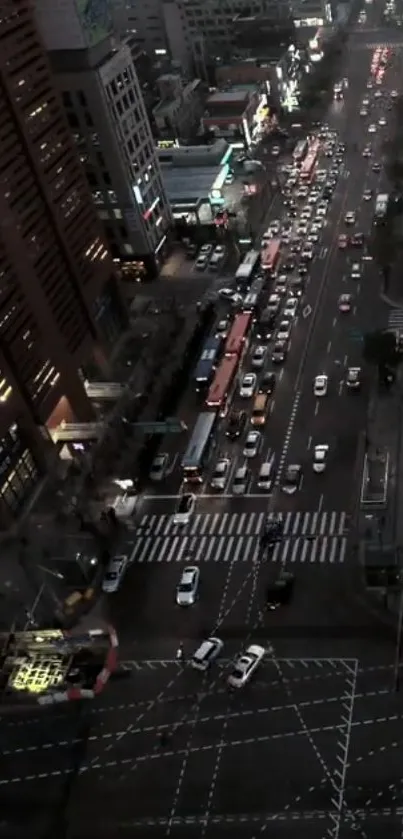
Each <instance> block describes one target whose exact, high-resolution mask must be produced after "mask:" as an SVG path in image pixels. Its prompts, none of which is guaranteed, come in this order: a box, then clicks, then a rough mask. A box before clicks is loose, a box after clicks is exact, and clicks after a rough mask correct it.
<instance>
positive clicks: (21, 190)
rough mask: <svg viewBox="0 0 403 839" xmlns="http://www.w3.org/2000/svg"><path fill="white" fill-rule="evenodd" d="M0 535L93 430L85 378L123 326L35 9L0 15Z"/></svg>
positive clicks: (11, 9) (104, 358)
mask: <svg viewBox="0 0 403 839" xmlns="http://www.w3.org/2000/svg"><path fill="white" fill-rule="evenodd" d="M0 111H1V120H0V404H1V410H0V529H1V528H5V527H7V526H8V525H9V524H10V522H11V521H12V520H13V519H15V518H16V517H17V516H18V515H19V512H20V510H21V508H22V507H23V506H24V504H25V503H26V502H27V500H28V498H29V496H30V494H31V493H32V492H33V490H34V489H35V487H36V485H37V483H38V481H39V479H40V477H41V475H42V474H44V473H45V472H46V469H47V466H48V463H49V455H51V456H52V455H54V454H55V447H54V445H53V443H52V438H51V436H50V434H49V429H50V428H51V427H52V426H54V425H55V424H59V423H60V421H63V420H66V421H70V422H74V421H75V422H83V423H86V422H88V421H90V420H91V419H93V410H92V406H91V403H90V401H89V399H88V397H87V394H86V390H85V387H84V384H83V379H84V377H85V376H86V371H88V370H94V369H98V370H100V369H101V368H102V367H103V368H104V369H105V370H106V369H107V366H108V354H109V350H110V348H111V347H112V346H113V344H114V343H115V342H116V340H117V336H118V335H119V333H120V332H121V330H122V328H123V326H124V324H125V313H124V309H123V306H122V304H121V301H120V296H119V292H118V287H117V283H116V277H115V274H114V266H113V262H112V260H111V257H110V255H109V252H108V249H107V247H106V245H105V241H104V237H103V230H102V226H101V224H100V222H99V220H98V218H97V215H96V212H95V210H94V207H93V203H92V200H91V195H90V192H89V190H88V186H87V183H86V180H85V177H84V174H83V171H82V168H81V165H80V162H79V159H78V155H77V152H76V149H75V146H74V142H73V140H72V138H71V132H70V129H69V126H68V122H67V119H66V116H65V113H64V109H63V105H62V102H61V100H60V96H59V94H58V92H57V90H56V88H55V87H54V85H53V81H52V75H51V69H50V66H49V63H48V58H47V55H46V52H45V50H44V47H43V44H42V42H41V39H40V36H39V33H38V31H37V28H36V24H35V18H34V13H33V9H32V3H31V2H30V0H2V2H1V8H0Z"/></svg>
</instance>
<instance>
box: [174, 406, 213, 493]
mask: <svg viewBox="0 0 403 839" xmlns="http://www.w3.org/2000/svg"><path fill="white" fill-rule="evenodd" d="M216 421H217V414H215V413H213V412H212V411H205V412H204V413H202V414H199V416H198V418H197V421H196V425H195V427H194V429H193V432H192V436H191V438H190V440H189V444H188V447H187V449H186V452H185V454H184V455H183V458H182V464H181V465H182V471H183V478H184V480H185V481H189V483H197V484H200V483H201V482H202V481H203V467H204V466H205V464H206V463H207V461H208V457H209V454H210V447H211V443H212V442H213V439H214V429H215V425H216Z"/></svg>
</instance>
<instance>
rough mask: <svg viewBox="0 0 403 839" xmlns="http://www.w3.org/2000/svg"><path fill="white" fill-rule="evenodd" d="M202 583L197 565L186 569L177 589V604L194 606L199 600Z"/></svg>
mask: <svg viewBox="0 0 403 839" xmlns="http://www.w3.org/2000/svg"><path fill="white" fill-rule="evenodd" d="M199 582H200V569H199V568H198V567H197V565H189V566H188V567H187V568H184V569H183V571H182V574H181V577H180V580H179V583H178V585H177V587H176V602H177V604H178V606H193V604H194V603H195V602H196V599H197V593H198V589H199Z"/></svg>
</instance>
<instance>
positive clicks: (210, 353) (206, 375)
mask: <svg viewBox="0 0 403 839" xmlns="http://www.w3.org/2000/svg"><path fill="white" fill-rule="evenodd" d="M221 349H222V338H221V336H220V335H214V336H213V335H210V337H209V338H208V339H207V341H206V343H205V345H204V347H203V351H202V354H201V356H200V358H199V361H198V362H197V366H196V369H195V372H194V376H193V380H194V383H195V387H196V390H197V391H200V390H203V388H205V387H208V386H209V385H210V383H211V380H212V378H213V375H214V373H215V369H216V366H217V361H218V359H219V357H220V354H221Z"/></svg>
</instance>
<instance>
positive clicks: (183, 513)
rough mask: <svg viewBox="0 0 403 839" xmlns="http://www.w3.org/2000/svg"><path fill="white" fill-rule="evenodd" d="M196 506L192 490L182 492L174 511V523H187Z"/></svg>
mask: <svg viewBox="0 0 403 839" xmlns="http://www.w3.org/2000/svg"><path fill="white" fill-rule="evenodd" d="M195 506H196V496H195V495H193V493H192V492H184V493H183V495H181V496H180V497H179V503H178V506H177V508H176V510H175V512H174V519H173V522H174V524H181V525H183V524H188V522H189V520H190V517H191V515H192V513H193V512H194V508H195Z"/></svg>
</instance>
